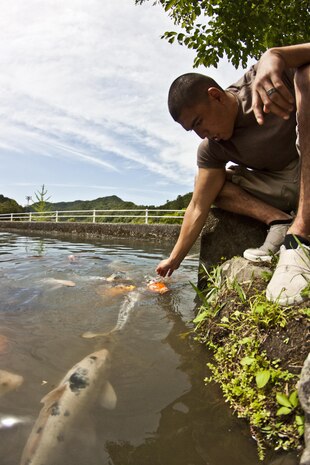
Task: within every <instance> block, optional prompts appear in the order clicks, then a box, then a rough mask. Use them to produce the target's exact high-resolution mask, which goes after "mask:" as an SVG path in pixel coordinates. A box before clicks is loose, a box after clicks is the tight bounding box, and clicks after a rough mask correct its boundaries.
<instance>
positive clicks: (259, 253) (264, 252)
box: [243, 224, 290, 263]
mask: <svg viewBox="0 0 310 465" xmlns="http://www.w3.org/2000/svg"><path fill="white" fill-rule="evenodd" d="M289 227H290V224H274V225H272V226H270V229H269V231H268V233H267V236H266V239H265V242H264V243H263V245H261V246H260V247H258V248H257V249H247V250H245V251H244V252H243V256H244V258H246V259H247V260H250V261H251V262H269V263H270V262H271V260H272V255H274V254H275V253H277V252H278V251H279V249H280V246H281V245H282V244H283V242H284V238H285V235H286V233H287V230H288V228H289Z"/></svg>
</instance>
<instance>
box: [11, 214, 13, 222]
mask: <svg viewBox="0 0 310 465" xmlns="http://www.w3.org/2000/svg"><path fill="white" fill-rule="evenodd" d="M11 221H13V213H11Z"/></svg>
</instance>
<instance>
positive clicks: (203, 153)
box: [197, 139, 229, 168]
mask: <svg viewBox="0 0 310 465" xmlns="http://www.w3.org/2000/svg"><path fill="white" fill-rule="evenodd" d="M228 161H229V159H228V158H227V155H226V156H225V150H224V149H223V147H221V145H220V144H219V143H217V142H213V141H211V140H209V139H204V140H203V141H202V142H201V143H200V144H199V147H198V150H197V165H198V167H199V168H225V165H226V163H227V162H228Z"/></svg>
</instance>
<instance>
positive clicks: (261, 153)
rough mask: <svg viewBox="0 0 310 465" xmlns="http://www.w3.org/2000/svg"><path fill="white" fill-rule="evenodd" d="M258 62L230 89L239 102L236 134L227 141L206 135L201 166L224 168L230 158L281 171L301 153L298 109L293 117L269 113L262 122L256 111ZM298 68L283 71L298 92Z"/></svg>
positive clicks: (248, 164)
mask: <svg viewBox="0 0 310 465" xmlns="http://www.w3.org/2000/svg"><path fill="white" fill-rule="evenodd" d="M255 73H256V65H255V66H252V67H251V68H250V70H249V71H248V72H246V73H245V75H244V76H243V77H242V78H241V79H240V80H239V81H237V82H236V83H235V84H232V85H231V86H229V87H228V88H227V89H226V90H227V91H229V92H231V93H234V94H235V95H236V97H237V99H238V102H239V109H238V114H237V118H236V121H235V126H234V132H233V135H232V137H231V138H230V139H229V140H227V141H219V142H216V141H213V140H209V139H204V140H203V142H201V144H200V145H199V148H198V153H197V165H198V166H199V167H200V168H223V167H225V165H226V164H227V163H228V162H233V163H237V164H238V165H242V166H246V167H248V168H252V169H258V170H266V171H278V170H281V169H283V168H284V167H286V166H287V165H288V164H289V163H290V162H291V161H292V160H294V159H295V158H297V157H298V152H297V149H296V110H295V111H293V112H292V113H291V115H290V118H289V120H283V119H282V118H279V117H278V116H276V115H274V114H272V113H268V114H265V116H264V121H265V122H264V124H263V126H260V125H259V124H258V123H257V121H256V119H255V116H254V113H253V111H252V108H251V107H252V94H251V87H252V83H253V80H254V77H255ZM293 78H294V70H287V71H285V73H284V74H283V81H284V83H285V84H286V85H287V87H288V88H289V90H290V91H291V92H292V94H293V95H295V92H294V81H293Z"/></svg>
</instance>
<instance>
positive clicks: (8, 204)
mask: <svg viewBox="0 0 310 465" xmlns="http://www.w3.org/2000/svg"><path fill="white" fill-rule="evenodd" d="M22 211H24V209H23V207H22V206H21V205H19V204H18V203H17V202H16V201H15V200H13V199H10V198H9V197H4V195H1V194H0V214H1V213H20V212H22Z"/></svg>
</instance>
